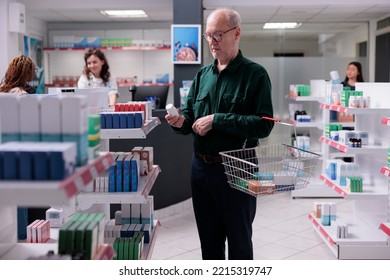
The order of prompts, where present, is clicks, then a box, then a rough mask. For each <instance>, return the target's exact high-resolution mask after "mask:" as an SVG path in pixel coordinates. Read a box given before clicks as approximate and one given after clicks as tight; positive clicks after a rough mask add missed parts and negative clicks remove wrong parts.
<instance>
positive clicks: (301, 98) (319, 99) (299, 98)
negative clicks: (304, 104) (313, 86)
mask: <svg viewBox="0 0 390 280" xmlns="http://www.w3.org/2000/svg"><path fill="white" fill-rule="evenodd" d="M288 98H290V99H292V100H295V101H317V102H323V101H324V99H325V97H321V96H292V95H289V96H288Z"/></svg>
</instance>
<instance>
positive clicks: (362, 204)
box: [309, 83, 390, 260]
mask: <svg viewBox="0 0 390 280" xmlns="http://www.w3.org/2000/svg"><path fill="white" fill-rule="evenodd" d="M356 90H357V91H363V92H364V95H365V96H370V98H371V104H373V105H375V106H373V108H347V107H343V106H335V105H329V104H321V105H320V108H322V109H325V110H324V111H326V112H327V110H332V111H337V112H342V113H348V114H353V115H354V120H355V124H354V128H355V129H356V130H357V131H364V132H367V133H369V137H370V140H371V141H370V142H371V143H372V144H370V145H363V147H361V148H351V147H348V146H346V145H344V144H341V143H339V142H336V141H333V140H330V139H327V138H325V137H324V136H321V137H320V141H321V142H322V143H323V146H324V148H325V149H329V148H330V147H333V148H335V149H336V150H338V151H340V152H342V153H346V154H345V155H347V156H349V155H353V156H354V163H356V164H358V165H359V169H360V173H361V174H362V176H363V177H364V185H363V192H361V193H352V192H347V190H346V187H341V186H339V185H338V184H337V183H336V182H335V181H332V180H330V179H329V178H328V177H327V176H326V175H324V174H323V175H320V178H321V180H323V181H324V182H325V184H326V185H327V186H328V187H330V188H331V189H333V190H334V191H335V192H337V193H339V194H340V195H341V196H342V197H344V198H345V199H348V200H349V201H350V203H351V205H353V208H352V211H351V213H346V214H342V213H337V219H341V220H343V221H344V222H345V223H347V224H348V231H349V236H348V238H346V239H337V238H336V234H335V233H334V228H332V227H331V226H328V227H327V226H322V225H321V224H320V220H316V219H314V218H313V217H312V215H309V218H310V219H311V220H312V221H313V226H314V228H315V230H316V232H318V233H319V235H320V236H321V238H322V239H323V240H324V241H325V243H326V244H327V245H328V246H329V248H330V249H331V251H332V252H333V253H334V254H335V255H336V257H337V258H338V259H386V260H388V259H390V239H389V236H387V235H386V234H385V233H384V232H383V231H382V230H380V225H381V224H385V223H388V222H389V209H390V199H389V193H390V191H389V187H388V182H386V181H387V180H385V179H384V178H383V177H381V176H380V174H379V169H381V163H383V162H385V161H386V158H387V148H388V146H389V139H390V138H389V131H388V130H384V129H383V128H381V127H380V124H381V122H382V124H386V125H388V119H387V118H386V116H388V115H389V112H390V107H389V104H388V102H387V100H388V99H387V98H386V96H387V95H388V92H389V90H390V85H389V84H388V83H383V84H382V83H359V84H357V86H356ZM386 107H387V108H386ZM373 143H380V144H378V145H376V144H375V145H373ZM327 157H328V158H331V157H332V152H329V153H328V156H327ZM344 157H345V156H344ZM323 170H325V166H324V167H323ZM381 173H382V174H384V175H386V176H389V174H390V172H389V170H387V169H386V168H382V169H381Z"/></svg>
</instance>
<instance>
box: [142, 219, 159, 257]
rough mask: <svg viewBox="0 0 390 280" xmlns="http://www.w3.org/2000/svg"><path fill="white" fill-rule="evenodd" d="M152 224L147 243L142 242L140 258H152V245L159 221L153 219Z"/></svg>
mask: <svg viewBox="0 0 390 280" xmlns="http://www.w3.org/2000/svg"><path fill="white" fill-rule="evenodd" d="M153 224H154V227H153V233H152V237H151V239H150V241H149V243H144V249H143V251H142V254H141V260H150V259H152V253H153V249H154V246H155V245H156V240H157V234H158V231H159V229H160V226H161V224H160V222H159V221H157V220H154V222H153Z"/></svg>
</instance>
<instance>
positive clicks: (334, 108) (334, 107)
mask: <svg viewBox="0 0 390 280" xmlns="http://www.w3.org/2000/svg"><path fill="white" fill-rule="evenodd" d="M320 108H321V109H327V110H331V111H336V112H340V113H348V114H359V115H365V114H382V113H386V112H389V108H349V107H344V106H339V105H331V104H325V103H321V104H320Z"/></svg>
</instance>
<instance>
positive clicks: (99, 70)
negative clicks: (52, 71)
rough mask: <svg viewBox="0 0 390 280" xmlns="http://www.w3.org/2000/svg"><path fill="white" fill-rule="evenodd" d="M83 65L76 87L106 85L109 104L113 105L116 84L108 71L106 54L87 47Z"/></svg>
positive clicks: (116, 94) (116, 89)
mask: <svg viewBox="0 0 390 280" xmlns="http://www.w3.org/2000/svg"><path fill="white" fill-rule="evenodd" d="M84 61H85V67H84V71H83V74H82V75H81V77H80V79H79V81H78V83H77V87H78V88H98V87H108V98H109V106H110V107H113V106H115V103H116V99H117V97H118V84H117V82H116V79H115V78H114V77H113V76H112V75H111V73H110V66H109V65H108V62H107V59H106V56H105V55H104V53H103V52H102V51H101V50H100V49H89V50H88V51H87V52H86V53H85V55H84Z"/></svg>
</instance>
